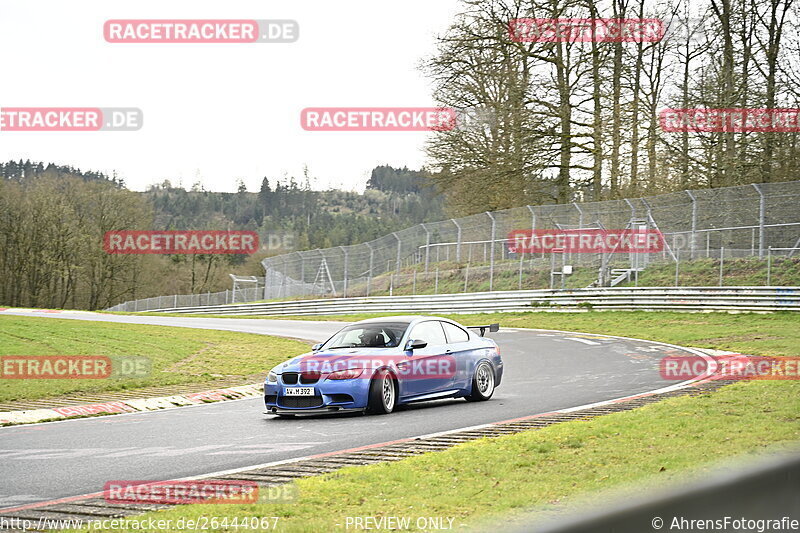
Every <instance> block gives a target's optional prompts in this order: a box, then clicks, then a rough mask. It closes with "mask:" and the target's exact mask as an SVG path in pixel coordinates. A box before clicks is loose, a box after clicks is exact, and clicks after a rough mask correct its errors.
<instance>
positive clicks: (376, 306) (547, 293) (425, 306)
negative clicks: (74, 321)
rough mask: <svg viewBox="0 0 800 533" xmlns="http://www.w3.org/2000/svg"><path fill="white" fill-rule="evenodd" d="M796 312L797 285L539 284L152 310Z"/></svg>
mask: <svg viewBox="0 0 800 533" xmlns="http://www.w3.org/2000/svg"><path fill="white" fill-rule="evenodd" d="M589 309H594V310H633V309H640V310H670V311H737V312H742V311H745V312H773V311H800V287H672V288H670V287H627V288H591V289H542V290H527V291H496V292H473V293H465V294H438V295H425V294H423V295H414V296H375V297H367V298H328V299H319V300H292V301H281V302H265V303H257V304H237V305H214V306H203V307H179V308H163V309H156V310H154V311H153V312H162V313H165V312H168V313H182V314H188V313H191V314H205V315H209V314H214V315H267V316H281V315H283V316H290V315H343V314H350V313H398V312H408V313H476V312H502V311H587V310H589Z"/></svg>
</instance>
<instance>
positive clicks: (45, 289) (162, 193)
mask: <svg viewBox="0 0 800 533" xmlns="http://www.w3.org/2000/svg"><path fill="white" fill-rule="evenodd" d="M0 176H1V177H2V180H0V250H2V253H0V303H1V304H3V305H10V306H34V307H55V308H64V307H70V308H78V309H80V308H85V309H102V308H106V307H109V306H111V305H114V304H116V303H119V302H120V301H125V300H131V299H137V298H146V297H151V296H159V295H162V294H195V293H203V292H208V291H218V290H224V289H225V288H228V287H230V278H229V277H228V274H229V273H231V272H234V271H235V272H236V273H237V274H240V275H263V270H262V268H261V266H260V261H261V259H263V258H264V257H267V256H269V255H275V254H280V253H286V252H290V251H294V250H300V249H313V248H318V247H328V246H341V245H348V244H355V243H359V242H362V241H363V240H364V239H370V238H375V237H378V236H380V235H384V234H385V233H388V232H392V231H396V230H399V229H402V228H405V227H407V226H408V225H411V224H415V223H419V222H425V221H428V220H438V219H440V218H442V217H443V216H444V215H443V206H442V200H441V197H440V196H438V195H437V194H435V193H434V191H433V190H432V189H431V188H430V187H427V186H426V185H425V183H426V182H425V180H424V178H423V177H422V175H421V174H420V173H419V172H415V171H412V170H409V169H407V168H402V169H394V168H391V167H389V166H380V167H377V168H375V169H374V170H373V171H372V175H371V177H370V180H369V182H368V183H367V184H366V190H365V192H364V193H363V194H359V193H355V192H347V191H338V190H328V191H314V190H311V188H310V187H309V186H308V183H307V181H306V182H303V183H298V181H297V180H295V179H293V178H288V179H286V180H283V181H281V180H274V181H272V182H271V181H270V180H269V179H268V178H266V177H265V178H263V180H262V185H261V189H260V190H259V191H258V192H248V191H247V190H246V189H245V188H244V187H243V186H240V187H239V191H238V192H236V193H220V192H211V191H205V190H201V189H200V188H194V189H195V190H188V191H187V190H185V189H183V188H181V187H176V186H173V185H172V184H171V183H170V182H169V181H168V180H163V181H162V182H161V183H160V184H158V185H153V186H152V187H150V188H149V189H148V190H147V191H145V192H135V191H130V190H128V189H127V188H126V187H125V183H124V181H123V180H121V179H119V178H118V177H117V176H106V175H105V174H102V173H98V172H84V171H81V170H80V169H76V168H72V167H69V166H60V165H56V164H53V163H50V164H45V163H40V162H31V161H9V162H7V163H2V164H0ZM130 229H139V230H146V229H147V230H150V229H152V230H203V229H216V230H255V231H257V232H258V233H259V235H260V236H261V242H262V243H263V244H264V246H262V249H261V250H260V251H259V253H256V254H253V255H252V256H244V255H109V254H107V253H105V252H104V251H103V248H102V242H103V235H104V234H105V232H107V231H111V230H130ZM276 234H278V235H289V236H291V238H290V239H288V240H286V239H281V240H279V241H278V242H279V243H280V246H276V247H272V246H270V245H269V244H270V243H271V242H272V241H271V240H270V235H276ZM287 245H288V247H287Z"/></svg>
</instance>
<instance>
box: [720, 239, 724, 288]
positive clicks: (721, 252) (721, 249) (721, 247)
mask: <svg viewBox="0 0 800 533" xmlns="http://www.w3.org/2000/svg"><path fill="white" fill-rule="evenodd" d="M724 265H725V247H724V246H720V248H719V286H720V287H722V269H723V268H724Z"/></svg>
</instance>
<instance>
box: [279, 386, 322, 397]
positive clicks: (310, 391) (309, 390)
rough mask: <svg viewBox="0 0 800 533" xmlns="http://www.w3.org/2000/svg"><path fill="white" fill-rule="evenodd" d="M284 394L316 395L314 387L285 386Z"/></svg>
mask: <svg viewBox="0 0 800 533" xmlns="http://www.w3.org/2000/svg"><path fill="white" fill-rule="evenodd" d="M283 395H284V396H314V387H285V388H284V389H283Z"/></svg>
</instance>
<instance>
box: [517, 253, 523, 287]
mask: <svg viewBox="0 0 800 533" xmlns="http://www.w3.org/2000/svg"><path fill="white" fill-rule="evenodd" d="M517 253H518V254H519V287H518V289H519V290H522V257H523V254H522V252H520V251H519V250H517Z"/></svg>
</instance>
